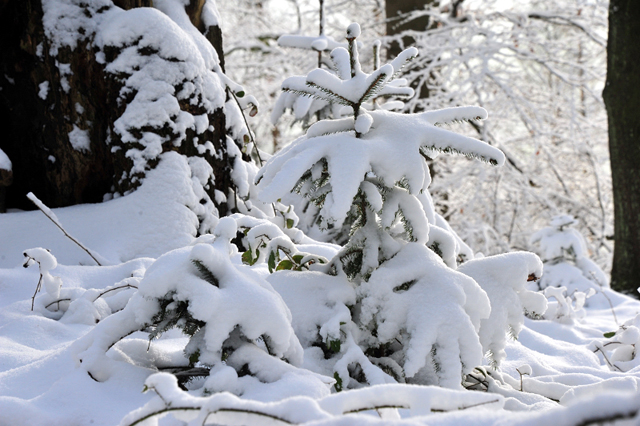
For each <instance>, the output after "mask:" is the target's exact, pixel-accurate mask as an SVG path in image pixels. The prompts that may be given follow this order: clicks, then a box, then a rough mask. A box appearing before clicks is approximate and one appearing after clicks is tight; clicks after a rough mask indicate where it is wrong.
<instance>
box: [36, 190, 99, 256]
mask: <svg viewBox="0 0 640 426" xmlns="http://www.w3.org/2000/svg"><path fill="white" fill-rule="evenodd" d="M27 198H28V199H29V200H30V201H31V202H32V203H33V204H35V206H36V207H37V208H38V210H40V211H41V212H42V213H43V214H44V215H45V216H46V217H47V218H49V220H50V221H51V222H53V223H54V225H56V226H57V227H58V228H60V230H61V231H62V233H63V234H64V235H65V236H66V237H67V238H69V239H70V240H71V241H73V242H74V243H76V244H77V245H78V247H80V248H81V249H82V250H84V251H85V252H86V253H87V254H88V255H89V256H91V258H92V259H93V260H94V261H95V262H96V263H97V264H98V266H102V264H101V263H100V262H99V261H98V259H96V257H95V256H94V255H93V254H92V253H91V250H89V249H88V248H86V247H85V246H84V245H82V243H81V242H80V241H78V240H76V239H75V238H73V237H72V236H71V235H69V233H68V232H67V231H66V230H65V229H64V228H63V227H62V225H61V224H60V222H59V221H58V220H57V218H54V217H52V216H51V210H49V208H48V207H47V206H45V205H44V203H43V202H42V201H40V200H39V199H38V197H36V196H35V195H33V192H30V193H28V194H27ZM45 208H46V210H49V212H47V211H46V210H45ZM101 257H102V256H101Z"/></svg>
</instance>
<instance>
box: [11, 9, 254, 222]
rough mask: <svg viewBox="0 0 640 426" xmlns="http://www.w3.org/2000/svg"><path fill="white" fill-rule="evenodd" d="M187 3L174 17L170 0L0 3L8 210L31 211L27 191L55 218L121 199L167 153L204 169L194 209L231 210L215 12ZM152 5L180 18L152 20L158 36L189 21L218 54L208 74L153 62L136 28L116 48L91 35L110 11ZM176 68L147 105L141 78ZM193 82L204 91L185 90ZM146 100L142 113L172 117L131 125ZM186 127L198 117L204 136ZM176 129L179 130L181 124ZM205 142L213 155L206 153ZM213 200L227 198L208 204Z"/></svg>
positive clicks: (159, 59)
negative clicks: (63, 211)
mask: <svg viewBox="0 0 640 426" xmlns="http://www.w3.org/2000/svg"><path fill="white" fill-rule="evenodd" d="M58 3H65V4H63V5H61V4H58ZM187 3H188V4H187V5H186V6H183V11H182V12H180V11H178V12H171V11H172V10H173V9H172V7H173V6H172V2H170V1H159V2H152V1H151V0H115V1H114V2H113V3H112V2H111V1H109V0H106V1H102V2H84V3H83V2H75V1H66V0H65V1H62V0H49V1H40V0H25V1H22V0H8V1H4V2H2V4H0V24H1V25H2V30H1V32H2V34H1V37H0V49H1V50H2V57H1V58H0V68H1V69H2V71H1V72H2V77H0V88H1V89H2V90H1V91H0V114H2V116H3V117H5V123H6V124H5V127H4V129H3V130H4V136H3V138H2V140H0V148H1V149H2V151H4V152H5V153H6V155H7V156H8V158H9V159H10V160H11V162H12V164H13V170H12V171H13V183H12V185H10V186H8V188H7V189H6V206H7V207H9V208H11V207H14V208H16V207H17V208H22V209H25V208H30V207H31V206H30V205H29V202H28V200H27V199H26V198H25V196H24V195H25V194H26V193H28V192H30V191H33V192H34V193H36V194H37V195H38V197H39V198H40V199H41V200H42V201H43V202H45V203H46V204H47V205H49V206H51V207H61V206H68V205H72V204H78V203H88V202H99V201H102V200H103V197H104V196H105V194H114V195H118V194H126V193H127V192H129V191H131V190H134V189H135V188H136V187H137V186H138V185H139V184H140V182H141V180H142V179H143V178H144V174H145V172H146V170H148V169H149V168H153V167H155V164H156V163H157V161H158V160H157V158H158V155H159V154H160V153H161V152H165V151H169V150H171V151H178V152H179V153H181V154H184V155H186V156H188V157H192V156H198V157H202V158H205V160H206V161H207V162H208V163H209V164H210V165H211V167H212V170H211V175H210V176H209V177H207V178H205V181H204V182H203V185H204V186H205V187H206V188H205V191H206V193H207V194H206V197H205V198H207V200H204V199H203V202H202V203H203V204H209V203H214V204H216V208H217V209H218V210H219V211H220V213H221V214H224V213H225V212H226V211H227V210H228V209H229V206H228V205H227V203H226V198H225V197H227V196H228V195H229V194H228V193H227V189H229V188H234V184H233V182H232V179H231V171H232V169H233V167H234V161H235V160H234V158H233V156H229V155H227V151H228V145H227V135H228V134H230V133H233V131H231V130H230V129H229V125H228V122H227V118H226V114H228V113H229V110H233V109H234V108H236V107H235V105H225V102H226V99H225V95H224V93H225V90H226V89H225V87H226V86H228V85H229V84H231V83H230V82H228V81H226V80H225V78H226V77H224V56H223V53H222V38H221V32H220V28H219V27H218V24H217V21H216V18H215V15H216V12H215V7H214V6H213V3H212V2H208V1H206V0H192V1H190V2H187ZM154 5H155V6H156V7H157V8H160V9H163V12H164V13H165V14H172V13H173V15H174V16H173V18H175V19H176V21H175V22H174V23H170V22H168V21H167V20H163V19H161V16H159V15H158V13H159V12H158V13H156V14H155V15H154V16H155V18H157V19H158V23H159V25H168V26H169V28H164V29H163V28H162V27H160V28H158V29H157V31H167V30H172V31H173V30H174V27H175V25H181V24H178V23H177V22H178V21H179V19H178V18H176V16H178V15H180V14H185V16H188V19H189V21H190V22H191V24H192V25H193V26H195V27H196V28H197V29H198V30H199V31H200V32H201V33H203V34H206V38H207V39H208V40H209V42H210V43H212V44H213V46H214V47H215V49H216V50H217V52H218V55H217V58H215V59H212V60H211V61H210V62H211V63H210V64H208V66H210V67H211V69H209V70H206V69H200V70H197V71H193V69H192V68H193V66H194V65H193V64H192V63H191V64H189V58H186V56H185V57H184V58H180V59H177V58H175V57H170V55H169V54H167V53H166V52H165V53H163V52H160V51H158V49H157V46H154V45H150V42H149V40H147V41H144V40H142V39H143V38H144V37H146V38H147V39H148V38H149V37H148V34H146V35H144V37H143V32H144V29H143V28H146V27H144V25H137V26H136V28H135V31H138V32H139V33H140V34H139V36H140V40H125V39H124V38H121V39H119V40H116V41H113V40H111V41H112V42H113V43H111V42H110V41H109V40H106V41H105V39H104V37H103V36H104V34H102V35H99V34H98V32H99V29H98V28H99V26H100V23H101V22H103V20H104V17H105V16H106V15H107V14H111V15H112V11H114V10H116V9H118V8H122V9H125V10H131V9H135V8H138V7H151V6H154ZM111 15H110V16H111ZM118 16H119V19H122V20H123V23H122V25H123V26H126V25H127V24H126V23H125V22H126V21H124V20H125V19H126V18H127V17H128V16H132V15H130V14H129V15H127V14H124V13H123V14H120V15H118ZM167 16H168V15H167ZM155 18H154V19H155ZM144 23H145V22H141V23H140V24H144ZM184 25H186V24H184ZM141 40H142V41H141ZM195 43H196V44H197V42H195ZM205 50H206V49H205ZM134 51H135V52H136V55H137V56H136V57H137V58H138V63H137V64H136V65H131V64H130V63H128V62H127V60H129V61H130V60H131V53H132V52H134ZM178 56H180V55H178ZM183 56H184V55H183ZM204 56H207V55H206V54H204ZM127 58H128V59H127ZM185 58H186V59H185ZM172 61H173V63H174V64H175V66H174V67H175V68H176V70H178V72H182V71H184V72H183V74H180V75H181V77H180V78H178V79H175V81H169V78H170V77H169V76H165V77H164V80H166V81H160V80H162V78H158V77H157V76H152V77H151V76H150V77H149V78H150V80H148V82H149V83H153V82H156V83H158V84H168V85H169V86H173V87H172V88H169V86H166V88H167V92H166V93H159V92H158V93H152V94H151V95H149V93H151V92H150V91H149V90H150V86H145V87H143V83H140V81H141V80H144V79H145V78H146V77H145V76H146V75H147V74H145V73H146V72H149V70H150V69H151V67H156V69H160V68H162V67H164V66H169V65H170V63H171V62H172ZM130 65H131V66H130ZM136 67H138V68H140V67H143V68H144V69H145V70H146V71H140V70H139V69H137V68H136ZM189 67H191V71H189V69H190V68H189ZM185 70H187V71H185ZM189 72H190V73H191V74H189ZM208 73H215V74H217V75H218V78H219V80H221V81H222V83H221V84H222V87H221V88H220V89H219V93H218V94H217V95H216V94H212V93H211V92H208V94H207V95H206V96H205V95H204V94H205V92H206V90H207V89H206V88H205V86H202V84H205V85H206V84H207V83H206V81H205V80H207V79H209V80H211V79H212V78H213V77H211V76H210V75H208ZM134 80H137V81H138V83H135V81H134ZM203 82H205V83H203ZM194 83H195V85H196V86H198V85H199V84H200V86H198V87H196V88H195V89H193V90H191V89H188V88H190V87H191V86H193V84H194ZM185 88H187V89H185ZM234 88H235V87H234ZM235 89H236V90H237V88H235ZM170 92H171V93H170ZM172 93H175V96H173V94H172ZM145 96H147V97H148V96H151V97H152V99H147V101H148V105H146V106H147V107H152V106H154V105H155V106H156V107H158V108H163V105H164V106H167V105H170V107H171V108H173V109H171V108H169V109H171V110H169V109H167V110H166V114H167V117H166V120H165V121H164V122H158V121H157V120H156V121H155V122H154V121H152V120H147V121H145V119H144V118H140V117H137V118H136V117H133V118H132V117H131V116H132V115H134V114H135V113H136V111H139V110H140V107H141V106H142V104H141V102H144V99H143V98H144V97H145ZM207 96H210V97H211V96H213V97H214V98H215V97H216V96H217V98H215V99H213V98H211V99H207ZM165 101H166V102H169V104H167V103H166V102H165ZM163 102H165V103H164V104H163ZM136 108H138V109H136ZM235 112H236V113H237V112H238V111H235ZM232 113H233V112H232ZM127 117H129V118H127ZM147 117H150V115H148V116H147ZM193 117H199V118H198V120H200V121H199V123H200V124H201V125H200V126H196V125H195V124H194V123H190V122H189V120H192V119H193ZM184 119H187V122H184V121H181V120H184ZM136 120H137V121H136ZM205 121H206V123H207V125H204V124H203V123H204V122H205ZM232 121H233V120H232ZM236 121H237V120H236ZM235 133H236V134H235V135H234V136H236V137H238V136H242V135H239V134H237V133H238V132H235ZM245 133H246V131H245ZM240 140H241V139H240ZM206 143H210V144H212V148H211V149H208V148H205V145H206ZM217 152H222V153H224V154H223V155H221V156H220V155H216V153H217ZM236 157H237V155H236ZM207 181H208V183H207ZM216 189H218V190H220V191H221V192H222V193H223V195H224V196H225V197H221V196H217V197H216V194H215V190H216Z"/></svg>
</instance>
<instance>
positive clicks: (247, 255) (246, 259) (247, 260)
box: [242, 250, 253, 265]
mask: <svg viewBox="0 0 640 426" xmlns="http://www.w3.org/2000/svg"><path fill="white" fill-rule="evenodd" d="M242 263H244V264H245V265H253V257H252V256H251V250H247V251H245V252H244V253H242Z"/></svg>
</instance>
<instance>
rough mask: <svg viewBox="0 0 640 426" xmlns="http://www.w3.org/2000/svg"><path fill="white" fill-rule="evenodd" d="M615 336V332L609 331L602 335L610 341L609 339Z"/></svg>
mask: <svg viewBox="0 0 640 426" xmlns="http://www.w3.org/2000/svg"><path fill="white" fill-rule="evenodd" d="M615 335H616V332H615V331H610V332H608V333H604V334H603V336H604V337H606V338H607V339H610V338H612V337H613V336H615Z"/></svg>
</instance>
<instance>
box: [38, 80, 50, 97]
mask: <svg viewBox="0 0 640 426" xmlns="http://www.w3.org/2000/svg"><path fill="white" fill-rule="evenodd" d="M38 87H39V88H40V90H39V91H38V97H39V98H40V99H42V100H43V101H45V100H47V95H48V94H49V82H48V81H43V82H42V83H40V84H39V85H38Z"/></svg>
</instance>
